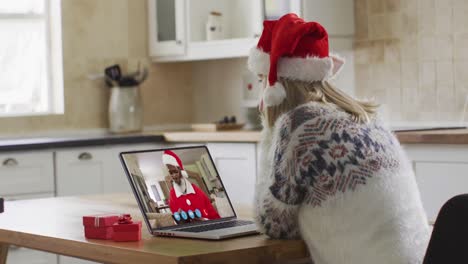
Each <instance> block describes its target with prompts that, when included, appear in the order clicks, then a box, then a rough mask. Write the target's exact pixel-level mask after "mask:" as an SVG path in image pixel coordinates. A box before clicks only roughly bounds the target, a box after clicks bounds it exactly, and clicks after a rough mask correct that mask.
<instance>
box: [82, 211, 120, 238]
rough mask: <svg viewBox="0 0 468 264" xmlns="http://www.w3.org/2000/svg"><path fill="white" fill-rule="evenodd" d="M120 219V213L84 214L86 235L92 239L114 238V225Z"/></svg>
mask: <svg viewBox="0 0 468 264" xmlns="http://www.w3.org/2000/svg"><path fill="white" fill-rule="evenodd" d="M118 221H119V215H115V214H107V215H89V216H83V225H84V231H85V237H86V238H91V239H112V237H113V233H114V229H113V226H114V224H115V223H117V222H118Z"/></svg>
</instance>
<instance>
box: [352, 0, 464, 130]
mask: <svg viewBox="0 0 468 264" xmlns="http://www.w3.org/2000/svg"><path fill="white" fill-rule="evenodd" d="M466 14H468V1H467V0H355V19H356V42H355V66H356V69H355V71H356V92H357V95H358V96H360V97H364V98H375V99H376V100H377V101H378V102H380V103H382V104H384V109H385V112H386V114H388V115H389V118H390V120H391V121H422V122H428V121H429V122H435V121H442V122H450V121H459V120H460V119H461V117H462V116H463V105H464V102H465V98H466V96H467V95H468V16H467V15H466ZM465 121H468V120H465Z"/></svg>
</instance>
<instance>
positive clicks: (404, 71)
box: [401, 60, 419, 101]
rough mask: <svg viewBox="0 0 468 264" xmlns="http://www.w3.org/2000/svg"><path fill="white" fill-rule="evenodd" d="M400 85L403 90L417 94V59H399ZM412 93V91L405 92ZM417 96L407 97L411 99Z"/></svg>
mask: <svg viewBox="0 0 468 264" xmlns="http://www.w3.org/2000/svg"><path fill="white" fill-rule="evenodd" d="M401 86H402V87H403V88H404V89H403V90H405V91H410V90H411V91H414V93H415V94H417V91H418V87H419V63H418V62H417V61H411V60H402V61H401ZM407 93H408V95H412V94H413V92H407ZM415 98H417V97H411V98H408V99H410V100H412V101H414V99H415Z"/></svg>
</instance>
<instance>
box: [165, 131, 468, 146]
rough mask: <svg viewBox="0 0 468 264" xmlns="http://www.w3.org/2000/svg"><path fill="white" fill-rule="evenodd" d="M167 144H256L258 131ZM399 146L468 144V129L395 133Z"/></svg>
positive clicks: (175, 138)
mask: <svg viewBox="0 0 468 264" xmlns="http://www.w3.org/2000/svg"><path fill="white" fill-rule="evenodd" d="M163 135H164V139H165V140H166V141H168V142H258V141H260V132H259V131H231V132H194V131H192V132H166V133H163ZM395 135H396V136H397V138H398V140H399V141H400V143H401V144H468V129H466V128H465V129H442V130H426V131H424V130H422V131H406V132H395Z"/></svg>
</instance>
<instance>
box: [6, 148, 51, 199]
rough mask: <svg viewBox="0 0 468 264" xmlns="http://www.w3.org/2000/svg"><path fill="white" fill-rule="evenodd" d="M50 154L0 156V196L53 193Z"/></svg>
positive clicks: (34, 153) (10, 154)
mask: <svg viewBox="0 0 468 264" xmlns="http://www.w3.org/2000/svg"><path fill="white" fill-rule="evenodd" d="M54 191H55V190H54V157H53V153H52V152H31V153H8V154H1V155H0V195H2V196H8V195H18V194H28V193H45V192H54Z"/></svg>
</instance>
